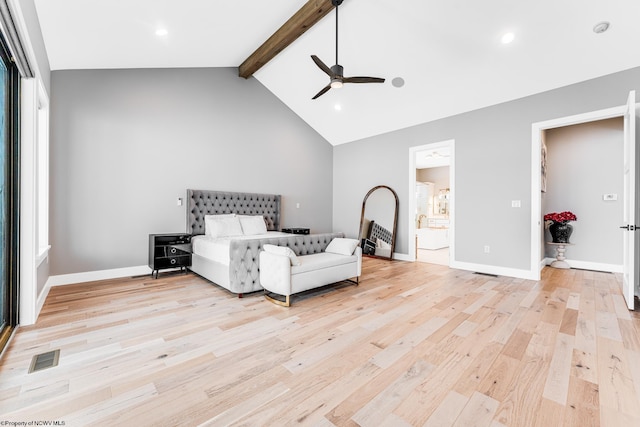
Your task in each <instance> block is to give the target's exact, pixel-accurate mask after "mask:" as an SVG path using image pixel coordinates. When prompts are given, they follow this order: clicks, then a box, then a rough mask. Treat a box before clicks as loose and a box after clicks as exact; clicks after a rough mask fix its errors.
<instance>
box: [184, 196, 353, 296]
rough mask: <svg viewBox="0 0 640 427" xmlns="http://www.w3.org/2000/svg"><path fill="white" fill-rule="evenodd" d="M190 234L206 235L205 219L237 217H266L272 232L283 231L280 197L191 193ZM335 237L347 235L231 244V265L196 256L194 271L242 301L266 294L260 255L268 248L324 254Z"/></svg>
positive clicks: (193, 259) (304, 253) (283, 237)
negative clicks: (248, 295)
mask: <svg viewBox="0 0 640 427" xmlns="http://www.w3.org/2000/svg"><path fill="white" fill-rule="evenodd" d="M187 203H188V208H187V232H189V233H191V234H193V235H199V234H204V217H205V215H219V214H228V213H236V214H239V215H262V216H263V217H264V218H265V220H266V222H267V229H268V230H269V231H278V230H279V229H280V196H279V195H275V194H257V193H231V192H224V191H210V190H187ZM334 237H344V235H343V233H326V234H311V235H287V236H281V237H272V238H261V239H254V240H231V242H230V244H229V256H230V262H229V265H225V264H222V263H219V262H215V261H212V260H210V259H207V258H204V257H202V256H199V255H196V254H193V256H192V263H191V267H190V269H191V271H193V272H194V273H197V274H199V275H200V276H202V277H204V278H205V279H207V280H209V281H211V282H213V283H215V284H216V285H219V286H222V287H223V288H226V289H228V290H229V291H231V292H233V293H236V294H238V296H239V297H242V295H243V294H245V293H249V292H255V291H260V290H262V289H263V288H262V285H261V284H260V268H259V267H260V266H259V260H260V256H259V254H260V251H261V250H262V246H263V245H265V244H267V243H268V244H272V245H278V246H287V247H290V248H291V249H292V250H293V251H294V252H295V253H296V255H308V254H313V253H317V252H322V251H324V248H326V247H327V245H328V244H329V242H331V240H332V239H333V238H334Z"/></svg>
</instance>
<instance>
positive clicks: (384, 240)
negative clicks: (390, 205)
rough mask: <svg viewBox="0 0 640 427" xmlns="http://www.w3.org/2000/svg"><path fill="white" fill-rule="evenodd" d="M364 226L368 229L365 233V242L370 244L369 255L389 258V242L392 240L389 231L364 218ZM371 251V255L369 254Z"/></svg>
mask: <svg viewBox="0 0 640 427" xmlns="http://www.w3.org/2000/svg"><path fill="white" fill-rule="evenodd" d="M365 224H367V229H368V231H367V233H366V237H367V240H368V241H369V242H371V244H372V248H371V250H370V252H369V253H370V254H371V255H375V256H379V257H384V258H389V257H391V241H392V239H393V235H392V234H391V231H389V230H387V229H386V228H384V227H383V226H381V225H380V224H378V223H377V222H375V221H372V220H368V219H366V218H365ZM371 251H372V252H373V253H371Z"/></svg>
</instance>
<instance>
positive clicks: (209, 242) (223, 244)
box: [191, 231, 291, 265]
mask: <svg viewBox="0 0 640 427" xmlns="http://www.w3.org/2000/svg"><path fill="white" fill-rule="evenodd" d="M279 236H291V234H288V233H283V232H280V231H269V232H267V233H266V234H254V235H251V236H230V237H218V238H214V237H211V236H206V235H198V236H193V237H192V238H191V247H192V251H193V253H194V254H196V255H200V256H201V257H204V258H207V259H210V260H212V261H215V262H219V263H221V264H224V265H229V262H230V257H229V242H231V240H255V239H265V238H270V237H279Z"/></svg>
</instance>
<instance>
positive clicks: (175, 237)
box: [149, 233, 191, 279]
mask: <svg viewBox="0 0 640 427" xmlns="http://www.w3.org/2000/svg"><path fill="white" fill-rule="evenodd" d="M187 267H191V234H186V233H169V234H149V268H151V276H152V277H155V278H156V279H157V278H158V271H159V270H163V269H167V268H180V269H181V270H182V269H183V270H185V272H186V270H187ZM154 273H155V274H154Z"/></svg>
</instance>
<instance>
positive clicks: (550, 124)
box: [531, 91, 637, 310]
mask: <svg viewBox="0 0 640 427" xmlns="http://www.w3.org/2000/svg"><path fill="white" fill-rule="evenodd" d="M635 105H636V104H635V91H632V92H630V93H629V98H628V100H627V104H626V105H622V106H620V107H614V108H608V109H605V110H599V111H594V112H590V113H585V114H579V115H575V116H569V117H563V118H559V119H555V120H549V121H546V122H539V123H534V124H533V125H532V144H531V147H532V156H531V159H532V164H531V178H532V179H531V206H532V209H531V215H532V218H531V247H532V251H531V273H532V277H531V278H532V280H540V271H541V270H542V267H543V266H544V265H545V264H546V263H545V254H544V252H543V248H544V246H545V239H544V237H545V234H544V230H543V227H542V222H543V221H542V215H543V212H542V196H541V190H542V189H543V185H542V183H543V182H544V174H543V172H542V168H541V165H542V164H543V163H542V160H543V156H542V147H543V142H544V137H545V131H546V130H548V129H557V128H562V127H567V126H572V125H577V124H584V123H593V122H597V121H602V120H608V119H612V118H620V117H622V118H623V119H624V132H623V143H624V159H623V162H620V169H619V170H620V171H621V174H622V175H623V179H624V190H623V194H622V198H623V199H624V222H625V224H626V227H625V226H624V225H623V224H616V225H617V226H618V227H617V228H626V229H627V231H633V230H634V227H635V225H634V221H635V210H636V207H635V200H636V197H635V191H634V185H633V184H634V182H635V180H637V174H636V172H635V171H636V169H635V161H636V157H635V145H636V138H635V114H636V113H635ZM601 196H602V197H603V200H605V201H606V200H612V199H611V197H614V196H615V194H602V195H601ZM617 231H618V232H622V231H620V230H617ZM623 233H624V239H623V240H624V245H623V251H624V265H623V266H622V267H623V274H622V275H623V280H622V285H621V290H622V291H623V295H624V298H625V301H626V303H627V306H628V308H629V309H631V310H633V307H634V289H633V288H634V285H636V279H635V271H636V270H637V259H636V257H635V256H634V247H635V238H634V233H627V232H623Z"/></svg>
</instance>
